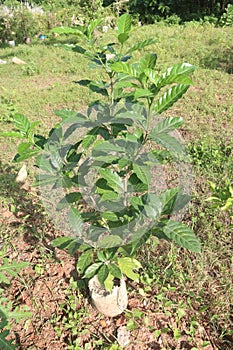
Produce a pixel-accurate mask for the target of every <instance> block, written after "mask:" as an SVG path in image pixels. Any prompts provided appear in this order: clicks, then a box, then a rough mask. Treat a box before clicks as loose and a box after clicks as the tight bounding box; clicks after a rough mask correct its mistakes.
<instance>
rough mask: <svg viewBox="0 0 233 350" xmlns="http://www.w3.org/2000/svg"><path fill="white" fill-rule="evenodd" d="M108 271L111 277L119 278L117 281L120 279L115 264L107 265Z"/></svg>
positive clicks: (120, 276)
mask: <svg viewBox="0 0 233 350" xmlns="http://www.w3.org/2000/svg"><path fill="white" fill-rule="evenodd" d="M108 269H109V272H110V273H111V275H113V276H114V277H115V278H119V279H121V278H122V273H121V270H120V268H119V267H118V266H117V265H116V264H113V263H111V264H109V265H108Z"/></svg>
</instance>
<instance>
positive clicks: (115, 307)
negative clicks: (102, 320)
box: [88, 276, 128, 317]
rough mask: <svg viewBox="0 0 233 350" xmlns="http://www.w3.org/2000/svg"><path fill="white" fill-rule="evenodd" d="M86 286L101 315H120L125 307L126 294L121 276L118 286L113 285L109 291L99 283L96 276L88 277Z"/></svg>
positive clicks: (126, 302)
mask: <svg viewBox="0 0 233 350" xmlns="http://www.w3.org/2000/svg"><path fill="white" fill-rule="evenodd" d="M88 287H89V291H90V295H91V299H92V302H93V304H94V306H95V307H96V308H97V310H98V311H99V312H101V313H102V314H103V315H105V316H109V317H114V316H117V315H120V314H121V313H122V312H123V311H124V310H125V309H126V307H127V304H128V295H127V289H126V284H125V280H124V279H123V278H122V279H121V280H120V281H119V286H114V287H113V289H112V291H111V292H108V291H106V289H105V288H104V287H103V286H101V285H100V283H99V280H98V277H97V276H94V277H93V278H92V279H90V281H89V283H88Z"/></svg>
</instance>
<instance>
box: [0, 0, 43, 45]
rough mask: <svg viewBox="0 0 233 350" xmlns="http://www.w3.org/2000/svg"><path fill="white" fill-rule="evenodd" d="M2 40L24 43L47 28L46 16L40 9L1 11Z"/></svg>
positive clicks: (20, 7)
mask: <svg viewBox="0 0 233 350" xmlns="http://www.w3.org/2000/svg"><path fill="white" fill-rule="evenodd" d="M0 15H1V20H0V40H1V41H2V42H3V43H4V42H8V41H9V40H15V41H16V42H17V43H23V42H24V41H25V39H26V38H31V37H34V36H35V35H36V34H38V33H39V32H40V31H43V30H45V29H46V27H47V19H46V14H45V13H44V12H43V10H42V9H40V8H38V7H37V8H36V7H35V8H30V7H28V6H24V5H23V6H17V7H12V8H10V7H6V6H2V7H1V9H0Z"/></svg>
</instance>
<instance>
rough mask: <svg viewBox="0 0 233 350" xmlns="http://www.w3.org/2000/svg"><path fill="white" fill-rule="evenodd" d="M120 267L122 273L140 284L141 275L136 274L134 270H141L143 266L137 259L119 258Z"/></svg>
mask: <svg viewBox="0 0 233 350" xmlns="http://www.w3.org/2000/svg"><path fill="white" fill-rule="evenodd" d="M117 262H118V265H119V267H120V270H121V272H122V273H123V274H124V275H125V276H127V277H128V278H130V279H131V280H133V281H135V282H138V281H139V274H138V273H135V272H134V270H138V269H140V268H141V264H140V262H139V261H138V260H136V259H131V258H129V257H124V258H118V260H117Z"/></svg>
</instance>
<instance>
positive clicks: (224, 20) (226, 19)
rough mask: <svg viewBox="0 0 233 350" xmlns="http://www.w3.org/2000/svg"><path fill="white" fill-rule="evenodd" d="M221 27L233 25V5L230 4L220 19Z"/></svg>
mask: <svg viewBox="0 0 233 350" xmlns="http://www.w3.org/2000/svg"><path fill="white" fill-rule="evenodd" d="M219 25H220V26H221V27H226V26H232V25H233V5H230V4H229V5H228V6H227V8H226V12H225V13H224V14H223V15H222V17H221V18H220V21H219Z"/></svg>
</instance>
